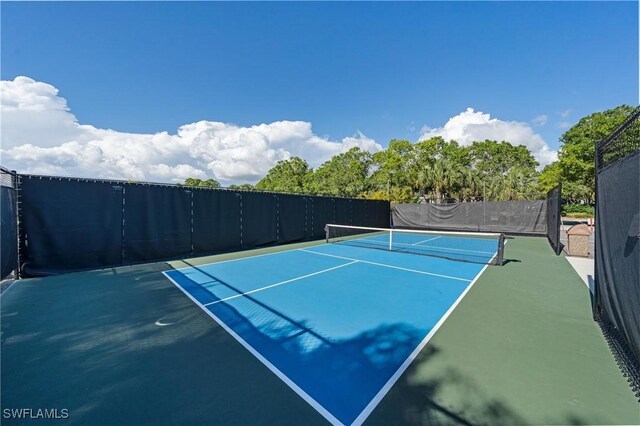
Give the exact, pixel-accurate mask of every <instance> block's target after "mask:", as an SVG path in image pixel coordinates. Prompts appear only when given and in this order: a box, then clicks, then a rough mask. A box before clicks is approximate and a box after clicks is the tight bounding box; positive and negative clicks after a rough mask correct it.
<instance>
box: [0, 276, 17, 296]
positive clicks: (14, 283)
mask: <svg viewBox="0 0 640 426" xmlns="http://www.w3.org/2000/svg"><path fill="white" fill-rule="evenodd" d="M17 284H18V280H13V282H12V283H11V284H10V285H9V286H7V288H5V289H4V291H3V292H2V293H0V299H1V298H2V297H3V296H4V295H5V294H7V292H8V291H9V290H11V287H15V286H16V285H17Z"/></svg>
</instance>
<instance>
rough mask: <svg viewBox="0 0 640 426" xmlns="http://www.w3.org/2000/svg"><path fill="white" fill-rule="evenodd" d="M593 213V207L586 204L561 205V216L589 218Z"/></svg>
mask: <svg viewBox="0 0 640 426" xmlns="http://www.w3.org/2000/svg"><path fill="white" fill-rule="evenodd" d="M593 215H594V208H593V206H590V205H588V204H565V205H563V206H562V216H566V217H576V218H589V217H593Z"/></svg>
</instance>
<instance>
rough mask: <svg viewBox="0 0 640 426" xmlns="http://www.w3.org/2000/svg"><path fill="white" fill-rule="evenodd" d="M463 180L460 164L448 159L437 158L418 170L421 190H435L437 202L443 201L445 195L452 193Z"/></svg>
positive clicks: (417, 183) (417, 182) (417, 181)
mask: <svg viewBox="0 0 640 426" xmlns="http://www.w3.org/2000/svg"><path fill="white" fill-rule="evenodd" d="M461 180H462V178H461V169H460V166H459V165H458V164H456V163H454V162H452V161H451V160H448V159H437V160H435V162H434V163H433V164H430V165H427V166H426V167H424V168H422V169H421V170H420V171H419V172H418V175H417V178H416V185H417V186H418V187H419V188H420V189H421V190H433V192H434V195H435V200H436V202H437V203H441V202H442V200H443V196H444V195H445V194H451V193H452V191H453V190H454V188H455V186H456V185H458V184H459V183H460V182H461Z"/></svg>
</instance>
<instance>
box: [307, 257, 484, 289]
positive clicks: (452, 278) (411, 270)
mask: <svg viewBox="0 0 640 426" xmlns="http://www.w3.org/2000/svg"><path fill="white" fill-rule="evenodd" d="M298 250H300V251H304V252H307V253H313V254H317V255H320V256H328V257H335V258H338V259H344V260H355V261H358V262H360V263H367V264H369V265H376V266H383V267H385V268H391V269H399V270H401V271H407V272H415V273H416V274H422V275H431V276H434V277H441V278H448V279H450V280H458V281H464V282H471V280H468V279H466V278H458V277H452V276H449V275H441V274H434V273H432V272H425V271H418V270H415V269H408V268H402V267H400V266H393V265H387V264H386V263H378V262H370V261H368V260H362V259H354V258H353V257H345V256H337V255H335V254H328V253H321V252H317V251H312V250H307V249H298Z"/></svg>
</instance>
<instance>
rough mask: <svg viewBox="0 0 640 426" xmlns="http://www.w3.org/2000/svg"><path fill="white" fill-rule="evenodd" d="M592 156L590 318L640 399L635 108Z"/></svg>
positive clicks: (639, 161) (639, 124)
mask: <svg viewBox="0 0 640 426" xmlns="http://www.w3.org/2000/svg"><path fill="white" fill-rule="evenodd" d="M595 157H596V158H595V162H596V218H595V219H596V246H595V284H596V285H595V300H594V318H595V319H596V320H597V321H598V322H599V324H600V326H601V327H602V330H603V332H604V335H605V337H606V338H607V340H608V342H609V345H610V346H611V348H612V350H613V352H614V355H615V356H616V358H617V361H618V365H620V367H621V368H622V369H623V372H624V374H625V376H627V378H628V380H629V382H630V383H631V386H632V388H633V390H634V392H635V394H636V396H637V397H638V399H639V400H640V314H639V312H640V107H639V108H637V109H636V110H635V111H634V113H633V114H631V116H630V117H629V118H628V119H627V120H626V121H625V122H624V123H623V124H622V125H621V126H620V127H618V128H617V129H616V130H615V131H614V132H613V133H611V135H609V136H608V137H607V138H606V139H603V140H602V141H599V142H598V143H597V144H596V155H595Z"/></svg>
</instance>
